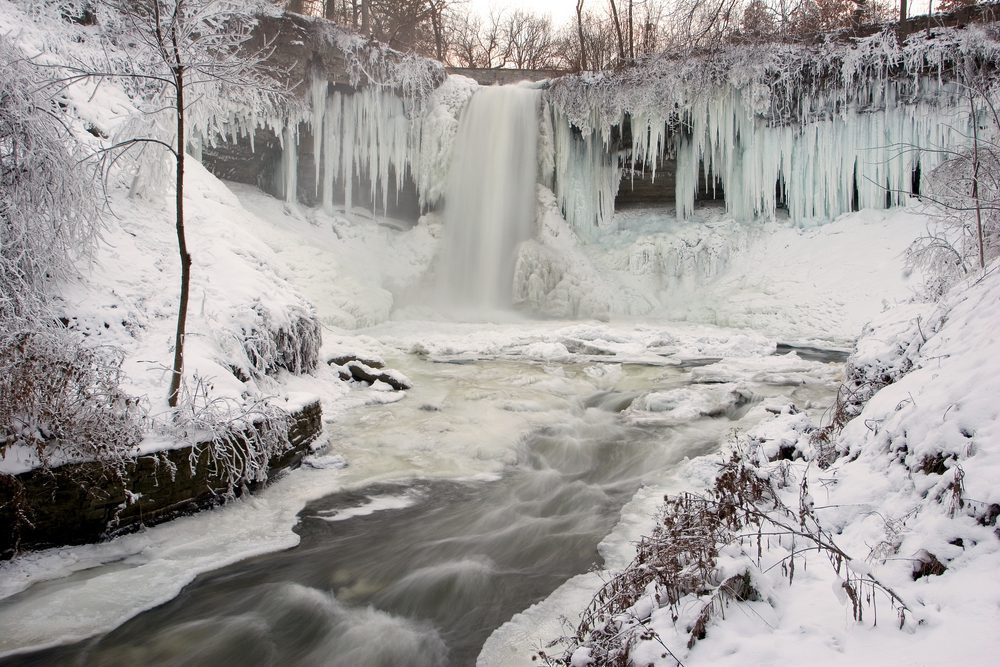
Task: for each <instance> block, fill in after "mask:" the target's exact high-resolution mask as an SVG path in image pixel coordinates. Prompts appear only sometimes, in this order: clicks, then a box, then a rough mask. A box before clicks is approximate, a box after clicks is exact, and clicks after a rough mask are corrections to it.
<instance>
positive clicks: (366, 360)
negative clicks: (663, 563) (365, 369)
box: [326, 354, 385, 368]
mask: <svg viewBox="0 0 1000 667" xmlns="http://www.w3.org/2000/svg"><path fill="white" fill-rule="evenodd" d="M352 361H360V362H361V363H363V364H364V365H365V366H370V367H372V368H385V362H384V361H382V360H381V359H379V358H378V357H362V356H360V355H357V354H340V355H337V356H335V357H330V358H329V359H327V360H326V363H328V364H331V365H336V366H346V365H347V364H349V363H351V362H352Z"/></svg>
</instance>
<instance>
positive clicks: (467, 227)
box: [439, 86, 540, 311]
mask: <svg viewBox="0 0 1000 667" xmlns="http://www.w3.org/2000/svg"><path fill="white" fill-rule="evenodd" d="M539 99H540V92H539V91H538V90H535V89H532V88H525V87H519V86H497V87H489V88H482V89H480V90H479V91H477V92H476V93H475V95H473V97H472V99H471V101H470V102H469V105H468V107H467V108H466V110H465V112H464V113H463V114H462V121H461V125H460V127H459V131H458V135H457V137H456V138H455V145H454V148H453V150H452V160H451V170H450V172H449V175H448V181H447V190H446V194H445V208H444V218H445V225H444V233H445V237H444V246H443V248H442V251H441V253H442V254H441V264H440V268H439V288H440V294H441V295H442V297H443V299H444V301H445V304H446V305H447V306H449V307H452V308H456V309H459V310H461V311H470V310H472V311H476V310H487V311H488V310H496V309H503V308H508V307H510V306H511V291H512V281H513V275H514V263H515V260H516V256H517V250H518V248H519V246H520V244H521V243H522V242H524V241H526V240H528V239H529V238H531V237H532V235H533V233H534V222H535V183H536V181H537V179H538V170H537V163H538V106H539Z"/></svg>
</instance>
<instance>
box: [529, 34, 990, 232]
mask: <svg viewBox="0 0 1000 667" xmlns="http://www.w3.org/2000/svg"><path fill="white" fill-rule="evenodd" d="M998 61H1000V41H998V40H997V38H996V36H995V35H994V34H993V33H992V32H989V31H988V30H985V29H980V28H975V27H969V28H968V29H967V30H964V31H949V30H942V31H939V33H938V34H937V35H936V36H935V38H934V39H930V40H928V39H925V38H924V37H923V36H922V35H921V36H919V39H918V38H911V39H910V40H908V41H907V42H905V43H903V44H900V43H898V42H897V40H896V37H895V35H894V34H892V33H891V32H887V33H883V34H879V35H875V36H872V37H869V38H864V39H860V40H856V41H848V42H843V43H841V42H826V43H823V44H820V45H811V46H810V45H785V44H765V45H749V46H732V47H726V48H724V49H720V50H719V51H717V52H713V53H711V54H701V55H698V54H661V55H659V56H656V57H654V58H652V59H650V60H647V61H646V62H643V63H640V64H638V65H636V66H635V67H631V68H626V69H625V70H622V71H620V72H614V73H605V74H601V75H593V74H583V75H579V76H574V77H564V78H562V79H559V80H557V81H556V82H554V84H553V86H552V88H551V89H550V90H549V92H548V93H547V94H546V103H547V106H548V107H549V108H550V112H549V113H550V117H551V119H552V125H553V134H554V141H553V142H552V150H553V152H554V155H553V156H552V159H551V162H552V163H553V164H554V166H555V174H554V183H555V188H554V190H555V192H556V195H557V197H558V200H559V205H560V208H561V209H562V210H563V212H564V213H565V215H566V219H567V221H569V222H570V224H571V225H572V226H573V227H574V229H575V230H576V231H577V233H579V234H580V235H581V236H584V237H585V238H587V237H593V236H594V235H595V234H597V233H599V232H600V231H601V230H602V229H603V228H606V227H608V226H610V225H611V224H612V219H611V218H612V216H611V213H613V202H614V197H615V194H616V193H617V191H618V188H619V184H620V187H622V188H628V187H629V181H628V178H627V176H626V178H625V179H622V178H621V176H622V174H626V175H627V174H628V172H629V171H630V170H631V169H633V168H635V169H638V170H645V171H654V172H655V169H656V165H657V162H658V161H661V160H665V161H670V162H671V168H673V169H675V173H674V174H673V176H674V179H673V181H674V184H673V188H674V191H673V193H672V194H673V199H674V201H675V202H676V213H677V216H678V218H682V219H686V218H689V217H690V216H691V214H692V212H693V209H694V206H695V199H696V195H697V193H698V191H699V190H703V191H704V190H706V189H707V190H708V191H709V192H712V191H713V190H714V189H716V186H721V187H718V188H717V189H718V190H719V192H720V196H722V195H723V193H724V202H725V207H726V210H727V212H728V213H729V214H730V215H732V216H733V217H735V218H736V219H738V220H746V221H748V220H753V219H770V218H773V217H775V214H776V211H777V210H778V209H779V208H786V209H787V211H788V215H789V217H790V218H791V219H792V221H794V222H795V223H797V224H810V223H817V222H826V221H829V220H832V219H833V218H835V217H836V216H838V215H840V214H841V213H845V212H847V211H850V210H852V209H854V208H884V207H886V206H891V205H896V204H901V203H903V202H904V201H905V199H906V196H907V195H909V194H910V193H912V192H914V191H919V190H921V189H922V188H923V187H924V186H926V182H925V180H924V179H925V178H926V176H927V174H928V173H929V172H930V171H931V170H932V169H933V168H934V167H935V166H936V165H938V164H940V162H941V161H942V160H943V159H944V158H945V157H946V156H947V155H948V153H949V151H952V150H954V149H955V148H957V147H960V146H965V145H967V144H968V143H969V137H970V136H971V127H972V119H973V117H974V116H975V115H976V114H977V113H978V114H979V115H980V116H983V115H984V114H986V112H987V109H988V108H989V106H990V103H995V102H996V100H987V99H984V98H983V97H982V96H975V97H977V99H974V100H971V104H970V99H969V96H968V95H967V92H968V90H969V85H967V82H968V81H972V82H973V86H974V85H975V83H974V82H975V81H976V80H977V79H976V78H975V77H977V76H979V75H978V74H976V72H978V71H979V68H983V67H989V66H993V65H991V64H995V63H997V62H998ZM983 63H986V65H983ZM971 106H975V107H976V112H975V113H973V112H972V110H971V108H970V107H971ZM987 125H990V124H989V123H981V124H980V126H981V128H982V130H983V131H985V129H986V126H987ZM652 176H653V178H654V180H655V177H656V174H655V173H653V174H652ZM664 187H667V186H664Z"/></svg>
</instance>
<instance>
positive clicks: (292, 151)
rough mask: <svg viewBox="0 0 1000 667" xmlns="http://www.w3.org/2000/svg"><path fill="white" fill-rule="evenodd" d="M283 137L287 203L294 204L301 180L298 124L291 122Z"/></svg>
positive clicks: (283, 165) (282, 155)
mask: <svg viewBox="0 0 1000 667" xmlns="http://www.w3.org/2000/svg"><path fill="white" fill-rule="evenodd" d="M283 134H284V137H283V142H282V143H283V146H282V148H283V151H282V154H281V157H282V169H283V171H284V177H285V178H284V184H285V201H286V202H288V203H290V204H294V203H295V202H296V201H297V200H298V197H297V195H298V179H299V156H298V143H299V130H298V124H297V123H295V122H294V121H293V122H289V124H288V125H287V126H286V127H285V130H284V133H283Z"/></svg>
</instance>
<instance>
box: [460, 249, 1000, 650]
mask: <svg viewBox="0 0 1000 667" xmlns="http://www.w3.org/2000/svg"><path fill="white" fill-rule="evenodd" d="M998 322H1000V267H998V266H997V265H996V264H994V265H993V266H992V267H990V268H989V269H988V270H987V272H986V273H985V275H983V276H982V277H980V278H978V279H972V280H970V281H967V282H965V283H963V284H961V285H959V286H957V287H956V288H954V289H953V290H952V291H951V292H950V293H949V294H948V295H947V296H946V297H945V298H944V299H943V300H942V301H941V302H940V303H939V304H937V306H934V305H927V306H924V307H922V308H920V307H914V306H913V305H906V306H903V307H901V308H897V309H892V310H889V311H887V312H886V313H885V314H883V316H881V317H880V318H878V319H876V320H875V321H874V322H873V323H872V324H871V325H870V326H869V327H867V328H866V330H865V333H864V335H863V336H862V338H861V340H860V341H859V343H858V346H857V349H856V351H855V353H854V354H853V355H852V357H851V360H850V362H849V368H850V369H852V370H851V372H850V375H849V383H848V385H847V388H848V392H847V393H845V394H843V395H842V406H843V408H842V410H843V413H844V414H846V415H847V416H848V417H850V416H851V415H852V414H856V415H857V416H856V417H854V418H853V419H852V420H851V421H850V422H848V423H847V424H846V426H845V427H844V428H843V430H842V431H841V432H840V433H839V434H836V435H835V439H833V440H832V441H830V442H829V443H827V442H826V440H825V439H824V438H817V431H815V430H814V428H815V427H814V425H813V424H812V423H811V422H810V420H808V419H805V418H804V417H803V415H802V414H799V413H797V412H796V411H792V410H789V409H787V408H786V409H785V410H781V411H778V412H780V414H776V415H773V416H771V417H770V418H768V419H766V420H764V421H763V422H762V423H761V424H760V425H758V426H756V427H754V428H751V429H750V430H749V431H748V433H747V434H746V437H745V438H743V439H741V440H740V441H739V444H738V450H737V451H739V452H740V456H741V461H742V463H741V465H745V466H748V469H750V470H751V471H752V472H751V474H752V475H756V476H758V478H759V479H761V480H765V483H766V485H767V486H768V487H769V488H770V489H771V491H767V492H766V494H771V493H773V494H774V498H775V500H774V501H773V503H772V501H770V500H767V497H769V496H768V495H765V497H764V498H762V499H761V504H760V506H759V511H760V512H761V515H759V516H763V515H766V516H767V517H768V518H767V519H765V520H764V521H763V529H762V530H763V536H762V535H761V534H760V533H758V530H760V529H758V528H757V527H756V526H755V524H750V525H747V526H745V527H744V528H743V530H742V532H741V531H740V530H739V529H737V530H736V531H735V532H734V533H733V534H731V535H730V536H729V538H728V539H727V540H726V541H722V542H719V543H718V544H717V548H718V549H719V551H718V555H717V556H716V557H714V558H713V559H712V560H711V565H710V570H709V572H708V576H707V578H706V579H705V580H704V584H703V585H704V586H705V588H707V590H709V593H704V592H703V591H702V590H697V591H693V592H689V591H686V590H685V589H684V588H683V586H681V587H680V588H679V589H672V588H671V587H672V586H676V585H677V584H676V581H677V580H676V579H674V578H672V577H673V576H674V575H672V574H668V572H669V570H658V571H659V572H661V575H659V576H658V575H655V574H654V575H652V576H650V577H648V581H650V582H651V583H649V585H648V587H647V588H646V589H645V590H644V591H643V590H636V591H635V593H636V594H637V599H636V603H635V604H634V606H629V607H628V608H627V609H621V610H619V611H620V612H622V613H621V615H615V612H612V613H611V615H610V616H608V617H605V619H604V620H601V621H600V623H601V624H603V623H604V622H606V621H610V623H611V624H612V625H613V626H614V627H618V628H620V629H621V630H622V632H621V634H620V636H619V637H618V638H617V639H616V640H613V641H608V640H602V639H598V636H597V635H594V636H591V635H589V634H588V635H585V637H584V639H585V642H584V644H583V646H584V647H583V648H579V649H572V648H571V649H570V653H572V654H573V655H574V656H575V657H574V663H573V664H581V665H582V664H590V663H588V662H587V659H586V657H587V656H590V657H592V658H594V659H598V660H600V659H603V658H599V656H604V655H605V653H604V651H605V650H607V649H608V648H609V647H612V648H614V650H616V651H621V652H624V654H625V655H628V656H630V658H631V659H632V660H634V661H636V662H637V663H639V664H656V665H671V666H673V665H676V664H677V662H678V660H679V661H681V662H683V663H684V664H687V665H698V664H712V665H729V664H732V665H747V664H753V665H784V664H795V663H800V662H808V663H809V664H821V665H826V664H830V665H833V664H845V663H851V664H880V665H912V664H925V665H952V664H969V665H980V664H991V663H992V662H993V656H994V654H995V652H996V650H997V647H998V644H997V637H996V634H995V632H994V630H993V629H994V628H995V627H996V626H997V625H998V623H1000V612H998V609H1000V606H998V600H1000V585H998V584H997V579H996V576H995V572H996V571H997V568H998V567H1000V530H998V528H997V518H998V516H1000V495H998V492H997V487H996V480H997V479H998V478H1000V447H998V443H1000V433H998V427H1000V413H998V411H997V407H996V405H995V397H996V396H997V395H998V393H1000V385H998V378H1000V368H998V359H1000V347H998V345H1000V344H998V341H997V338H996V335H995V328H996V325H997V323H998ZM868 396H871V398H870V399H869V400H867V402H864V400H865V399H866V398H867V397H868ZM793 450H794V453H792V452H793ZM789 454H791V456H792V459H793V460H787V459H786V457H787V456H789ZM802 456H804V457H805V458H804V459H801V458H800V457H802ZM724 458H725V457H724ZM718 474H719V459H718V457H715V456H713V457H706V458H702V459H695V460H693V461H692V462H691V463H690V464H688V465H687V466H686V467H684V469H683V470H681V471H679V473H678V474H676V475H674V476H671V477H670V478H668V479H667V480H665V483H664V485H663V487H662V488H658V489H657V493H655V494H652V495H653V503H655V502H656V499H658V498H659V497H661V495H660V492H667V493H670V494H679V493H681V492H687V491H700V490H702V489H704V488H706V487H709V488H711V487H713V486H714V485H715V484H716V481H715V480H716V475H718ZM715 488H716V494H719V493H722V492H720V491H719V487H715ZM710 497H719V498H721V497H722V495H716V496H710ZM711 502H714V501H710V503H711ZM709 506H711V504H710V505H709ZM782 507H787V508H789V510H788V511H787V513H786V512H785V510H783V509H780V508H782ZM677 511H679V510H678V509H677V506H674V509H672V510H669V511H666V513H665V514H661V515H658V516H659V518H658V519H657V522H658V525H660V528H659V530H664V529H665V528H664V526H669V525H670V524H669V523H668V522H665V519H664V517H666V518H670V517H672V516H675V515H674V514H672V513H673V512H677ZM754 511H758V510H754ZM628 516H629V513H625V514H624V515H623V517H624V518H623V522H622V525H620V526H619V528H618V529H617V530H616V531H615V534H616V535H617V536H618V537H617V539H616V540H615V542H616V543H617V544H619V545H624V544H628V543H627V542H626V541H625V539H629V538H631V539H634V538H635V537H636V533H635V524H634V523H633V522H632V521H630V520H629V519H628ZM759 516H758V518H759ZM648 529H649V524H648V523H647V524H646V530H648ZM647 534H648V533H647ZM810 535H811V536H810ZM823 543H825V544H826V546H823ZM634 553H635V552H634V551H633V550H632V549H630V548H626V549H625V550H624V558H622V557H621V554H619V557H618V558H611V559H609V563H611V564H617V565H618V566H619V567H623V566H624V567H626V571H632V572H638V570H636V569H635V568H637V567H639V568H641V567H644V566H643V565H641V564H638V563H631V564H628V562H627V561H629V560H630V559H631V558H632V555H633V554H634ZM642 562H646V561H642ZM681 562H682V563H683V562H685V561H683V560H682V561H681ZM688 565H689V567H691V568H694V567H696V563H694V562H688ZM645 567H648V565H647V566H645ZM743 572H748V573H749V582H750V583H751V584H752V588H753V590H754V596H755V597H754V598H753V600H755V601H750V600H746V601H742V600H734V599H732V595H731V594H727V595H729V598H728V600H727V599H726V598H725V597H721V598H719V600H721V601H719V600H716V601H715V602H713V598H712V594H711V592H712V591H715V592H716V594H718V592H717V587H718V586H719V585H720V584H722V582H723V581H726V580H728V579H727V578H728V577H730V576H731V575H734V574H740V573H743ZM661 576H662V577H663V578H661ZM587 577H588V578H586V579H581V578H578V580H574V581H572V582H569V583H568V584H567V585H566V586H564V587H563V589H562V590H561V591H560V592H559V593H557V595H555V596H553V598H550V600H547V601H546V602H545V603H543V604H542V605H540V606H539V608H538V609H532V610H528V611H526V612H525V613H524V614H523V615H521V616H519V617H515V619H513V620H512V622H511V623H510V624H509V627H505V628H502V629H501V630H500V631H498V633H497V635H496V639H495V641H496V642H497V643H498V645H508V646H509V644H511V643H512V642H511V638H514V637H521V639H522V641H524V640H528V639H531V640H538V639H540V637H539V634H536V633H535V632H534V631H531V632H529V630H528V629H529V628H530V627H533V626H534V627H537V626H538V624H539V615H542V616H551V615H554V614H565V613H566V605H570V604H573V603H575V604H578V605H580V607H581V608H582V607H585V606H587V605H589V604H591V601H590V596H592V595H593V594H594V592H595V591H596V590H597V587H599V586H600V585H601V583H600V579H598V578H596V577H594V576H593V575H587ZM642 580H643V581H646V580H647V579H642ZM890 591H891V593H890ZM654 596H659V597H657V600H659V601H658V602H655V601H654ZM852 596H854V601H853V603H852V599H851V597H852ZM892 596H895V599H893V597H892ZM713 605H715V606H713ZM904 606H905V608H904ZM723 607H724V609H723ZM704 609H713V610H714V611H713V613H710V615H709V616H708V617H707V625H704V626H700V627H701V629H693V628H698V627H699V623H698V621H699V616H700V615H701V614H702V613H703V610H704ZM570 618H571V619H572V618H574V616H570ZM630 619H631V620H630ZM574 625H575V624H574ZM900 625H902V627H901V628H900ZM590 627H591V628H596V627H599V626H597V625H594V626H590ZM629 628H631V629H629ZM644 628H647V629H652V630H653V631H655V635H654V634H651V633H649V632H646V634H645V636H643V637H641V638H640V636H639V635H640V634H642V632H643V629H644ZM547 629H549V631H550V633H551V634H550V635H549V636H548V637H547V638H546V639H552V638H554V637H557V636H559V635H560V634H562V633H565V632H567V631H568V632H570V633H572V632H573V631H574V630H572V629H567V628H558V629H557V628H555V627H554V625H553V624H552V623H551V621H549V623H548V624H547ZM603 629H604V631H605V632H607V631H609V630H611V629H612V628H611V627H610V626H609V627H605V628H603ZM588 632H589V629H588ZM701 634H704V637H702V638H701V639H700V641H699V640H698V639H699V637H700V636H701ZM591 640H594V643H593V644H591V643H590V641H591ZM532 646H533V644H532V641H527V642H526V645H525V650H526V651H530V650H531V648H532ZM664 646H666V647H667V650H664ZM488 647H489V644H488ZM615 647H616V648H615ZM491 655H493V652H491V651H484V654H483V659H481V661H480V664H484V665H485V664H513V663H512V662H510V661H505V660H503V659H493V658H489V656H491ZM487 658H489V659H487Z"/></svg>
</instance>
